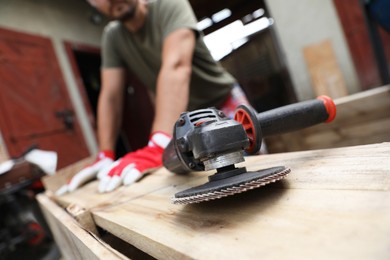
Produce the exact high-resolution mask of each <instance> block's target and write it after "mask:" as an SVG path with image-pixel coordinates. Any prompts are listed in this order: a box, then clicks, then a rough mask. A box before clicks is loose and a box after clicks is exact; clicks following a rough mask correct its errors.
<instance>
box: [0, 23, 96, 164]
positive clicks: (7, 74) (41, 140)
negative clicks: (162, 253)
mask: <svg viewBox="0 0 390 260" xmlns="http://www.w3.org/2000/svg"><path fill="white" fill-rule="evenodd" d="M0 131H1V134H2V137H3V139H4V142H5V144H6V147H7V150H8V153H9V155H10V156H11V157H17V156H19V155H20V154H21V153H22V152H23V151H25V150H26V149H27V148H29V147H30V146H32V145H37V146H38V148H39V149H43V150H50V151H56V152H57V153H58V167H57V168H58V169H60V168H62V167H64V166H66V165H69V164H71V163H73V162H76V161H78V160H80V159H82V158H85V157H87V156H89V152H88V150H87V147H86V144H85V141H84V139H83V136H82V133H81V131H80V127H79V125H78V122H77V120H76V117H75V114H74V110H73V107H72V105H71V102H70V99H69V96H68V92H67V90H66V86H65V83H64V80H63V77H62V74H61V70H60V68H59V65H58V61H57V58H56V56H55V52H54V49H53V46H52V43H51V41H50V39H48V38H45V37H40V36H35V35H30V34H25V33H20V32H15V31H10V30H6V29H1V28H0Z"/></svg>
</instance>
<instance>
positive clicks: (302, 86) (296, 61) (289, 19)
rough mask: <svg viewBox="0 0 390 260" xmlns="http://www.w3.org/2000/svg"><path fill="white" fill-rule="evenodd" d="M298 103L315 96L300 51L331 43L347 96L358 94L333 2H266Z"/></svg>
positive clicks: (310, 0)
mask: <svg viewBox="0 0 390 260" xmlns="http://www.w3.org/2000/svg"><path fill="white" fill-rule="evenodd" d="M266 4H267V7H268V8H269V11H270V13H271V16H272V17H273V19H274V21H275V27H276V32H277V35H278V38H279V40H280V45H281V47H282V50H283V51H284V57H285V59H286V62H287V65H288V68H289V71H290V74H291V77H292V80H293V84H294V87H295V92H296V94H297V97H298V99H299V100H306V99H310V98H313V97H314V96H315V94H314V92H313V88H312V86H311V79H310V75H309V71H308V69H307V66H306V63H305V60H304V54H303V48H304V47H307V46H308V45H311V44H317V43H319V42H322V41H324V40H327V39H330V40H331V43H332V46H333V48H334V51H335V55H336V59H337V62H338V65H339V67H340V69H341V72H342V74H343V76H344V79H345V82H346V85H347V89H348V92H349V94H353V93H356V92H358V91H360V85H359V82H358V78H357V75H356V71H355V68H354V66H353V63H352V59H351V56H350V53H349V50H348V47H347V44H346V41H345V38H344V35H343V32H342V28H341V24H340V21H339V19H338V17H337V13H336V9H335V7H334V5H333V1H332V0H295V1H284V0H266Z"/></svg>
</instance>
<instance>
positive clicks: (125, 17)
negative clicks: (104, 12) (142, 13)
mask: <svg viewBox="0 0 390 260" xmlns="http://www.w3.org/2000/svg"><path fill="white" fill-rule="evenodd" d="M137 8H138V1H135V3H134V4H133V5H131V6H130V8H129V10H128V11H127V12H125V13H124V14H122V15H121V16H117V17H115V16H112V18H113V19H114V20H117V21H121V22H126V21H129V20H131V19H133V18H134V16H135V13H136V11H137Z"/></svg>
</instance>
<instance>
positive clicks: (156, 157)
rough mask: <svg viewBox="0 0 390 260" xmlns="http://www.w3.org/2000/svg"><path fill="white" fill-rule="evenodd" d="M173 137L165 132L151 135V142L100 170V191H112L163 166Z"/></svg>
mask: <svg viewBox="0 0 390 260" xmlns="http://www.w3.org/2000/svg"><path fill="white" fill-rule="evenodd" d="M170 140H171V137H170V136H169V135H167V134H165V133H163V132H155V133H153V134H152V135H151V137H150V140H149V143H148V145H147V146H145V147H144V148H142V149H139V150H137V151H135V152H131V153H128V154H127V155H125V156H124V157H122V158H121V159H119V160H117V161H116V162H114V163H113V164H112V165H111V166H110V167H108V168H105V169H103V170H102V171H100V172H99V176H103V177H101V180H100V183H99V192H110V191H113V190H115V189H116V188H118V187H119V186H121V185H122V184H123V185H130V184H132V183H134V182H136V181H137V180H138V179H139V178H141V177H142V175H143V174H145V173H149V172H151V171H153V170H156V169H157V168H159V167H161V166H162V154H163V152H164V149H165V147H166V146H167V145H168V143H169V141H170Z"/></svg>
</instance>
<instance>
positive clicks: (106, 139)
mask: <svg viewBox="0 0 390 260" xmlns="http://www.w3.org/2000/svg"><path fill="white" fill-rule="evenodd" d="M124 84H125V70H124V69H121V68H113V69H103V70H102V88H101V91H100V95H99V103H98V111H97V113H98V114H97V117H98V119H97V123H98V124H97V125H98V141H99V147H100V149H101V150H114V149H115V144H116V140H117V136H118V131H119V128H120V125H121V123H122V107H123V87H124Z"/></svg>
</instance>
